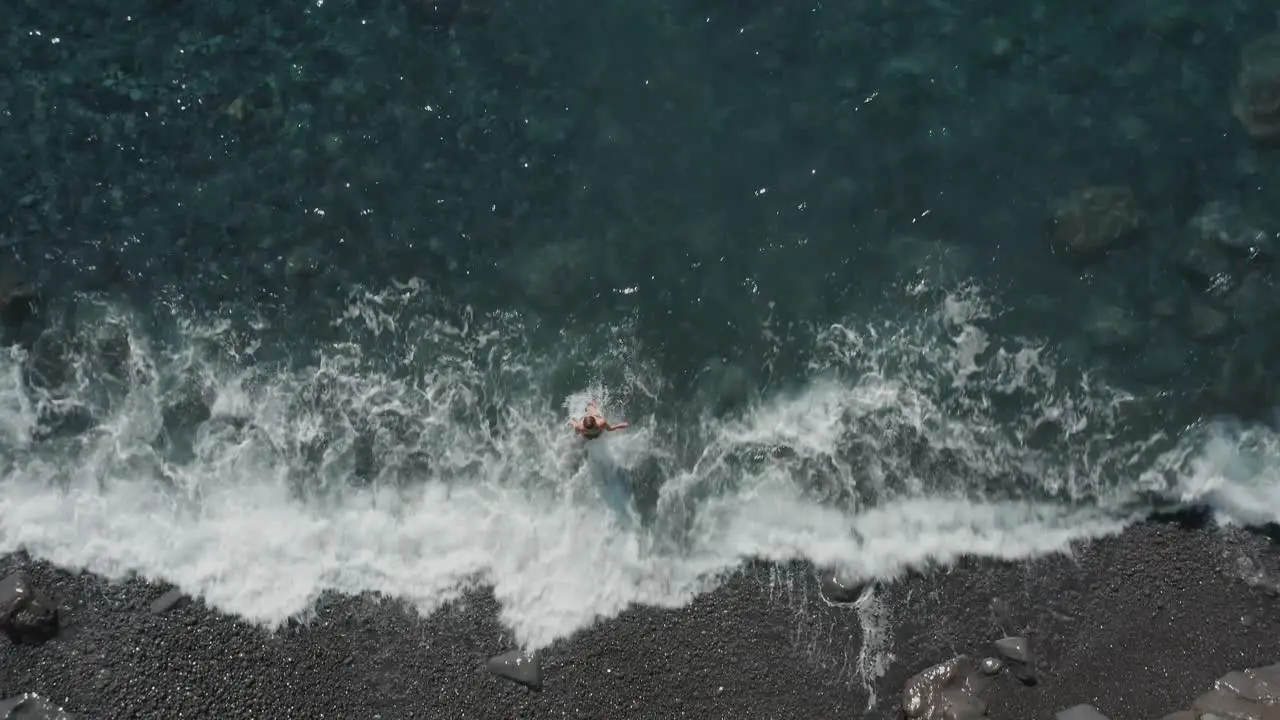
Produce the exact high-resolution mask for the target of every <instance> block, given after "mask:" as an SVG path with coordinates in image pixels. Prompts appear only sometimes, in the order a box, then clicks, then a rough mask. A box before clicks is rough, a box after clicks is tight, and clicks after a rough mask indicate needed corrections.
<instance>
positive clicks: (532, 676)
mask: <svg viewBox="0 0 1280 720" xmlns="http://www.w3.org/2000/svg"><path fill="white" fill-rule="evenodd" d="M488 668H489V672H491V673H493V674H494V675H497V676H498V677H501V678H506V679H508V680H511V681H513V682H518V683H520V684H521V685H524V686H526V687H530V688H533V689H534V690H541V689H542V662H541V661H540V660H539V658H538V655H537V654H536V653H534V654H532V655H529V654H526V653H524V652H522V651H520V650H512V651H510V652H505V653H503V654H501V655H495V656H494V657H491V658H489V662H488Z"/></svg>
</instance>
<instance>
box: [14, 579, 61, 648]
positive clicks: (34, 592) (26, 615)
mask: <svg viewBox="0 0 1280 720" xmlns="http://www.w3.org/2000/svg"><path fill="white" fill-rule="evenodd" d="M0 630H3V631H4V634H5V635H8V636H9V639H10V640H11V641H13V642H15V643H24V642H25V643H40V642H44V641H45V640H48V639H49V638H51V637H53V636H54V635H56V634H57V632H58V609H57V607H56V606H55V605H54V604H53V601H52V600H50V599H49V597H48V596H47V595H45V594H44V592H43V591H41V590H40V589H39V588H37V587H36V586H35V585H32V584H31V581H30V580H29V579H28V578H27V576H26V575H24V574H22V573H20V572H15V573H12V574H10V575H9V576H8V577H6V578H5V579H4V580H0Z"/></svg>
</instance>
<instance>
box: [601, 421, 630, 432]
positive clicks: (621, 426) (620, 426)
mask: <svg viewBox="0 0 1280 720" xmlns="http://www.w3.org/2000/svg"><path fill="white" fill-rule="evenodd" d="M629 427H631V423H626V422H620V423H618V424H617V425H610V424H609V423H605V424H604V429H605V430H608V431H609V432H613V431H614V430H626V429H627V428H629Z"/></svg>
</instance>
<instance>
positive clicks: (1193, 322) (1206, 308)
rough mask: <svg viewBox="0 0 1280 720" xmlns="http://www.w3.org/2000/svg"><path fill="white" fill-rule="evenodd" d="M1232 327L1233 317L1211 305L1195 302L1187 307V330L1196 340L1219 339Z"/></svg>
mask: <svg viewBox="0 0 1280 720" xmlns="http://www.w3.org/2000/svg"><path fill="white" fill-rule="evenodd" d="M1230 328H1231V318H1230V317H1228V316H1227V314H1226V313H1224V312H1222V311H1221V310H1219V309H1217V308H1215V307H1213V306H1211V305H1208V304H1206V303H1202V302H1195V303H1192V304H1191V305H1190V307H1188V309H1187V332H1188V334H1190V335H1191V337H1192V338H1194V339H1196V340H1200V341H1204V342H1208V341H1211V340H1217V339H1219V338H1221V337H1222V336H1224V335H1226V334H1227V331H1228V330H1230Z"/></svg>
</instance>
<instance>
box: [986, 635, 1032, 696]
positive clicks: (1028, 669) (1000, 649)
mask: <svg viewBox="0 0 1280 720" xmlns="http://www.w3.org/2000/svg"><path fill="white" fill-rule="evenodd" d="M993 646H994V647H995V649H996V652H997V653H999V654H1000V657H1002V658H1004V659H1005V661H1006V662H1007V663H1008V664H1009V672H1011V673H1013V676H1014V677H1016V678H1018V679H1019V680H1021V681H1022V682H1024V683H1026V684H1028V685H1033V684H1035V682H1036V674H1035V656H1034V655H1032V654H1031V646H1030V644H1029V643H1028V642H1027V639H1026V638H1025V637H1007V638H1001V639H999V640H997V641H995V643H993Z"/></svg>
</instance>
